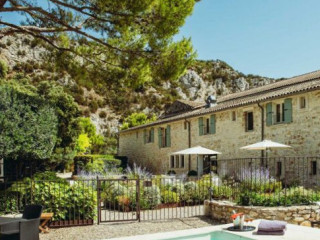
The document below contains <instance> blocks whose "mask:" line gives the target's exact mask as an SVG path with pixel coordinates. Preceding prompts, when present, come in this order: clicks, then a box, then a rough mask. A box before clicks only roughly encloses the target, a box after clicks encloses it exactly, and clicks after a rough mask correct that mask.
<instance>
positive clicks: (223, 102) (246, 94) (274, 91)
mask: <svg viewBox="0 0 320 240" xmlns="http://www.w3.org/2000/svg"><path fill="white" fill-rule="evenodd" d="M317 89H320V70H319V71H314V72H311V73H307V74H303V75H299V76H296V77H293V78H289V79H286V80H281V81H278V82H275V83H271V84H268V85H265V86H262V87H257V88H253V89H249V90H246V91H243V92H239V93H233V94H229V95H226V96H223V97H220V98H219V99H218V101H217V104H216V105H214V106H212V107H208V108H206V107H205V105H203V106H202V107H199V108H195V110H193V111H188V112H183V113H181V114H177V115H174V116H170V117H167V118H163V119H158V120H157V121H155V122H152V123H148V124H144V125H140V126H137V127H133V128H129V129H126V130H123V131H121V132H127V131H131V130H135V129H140V128H145V127H150V126H155V125H159V124H164V123H169V122H173V121H177V120H181V119H186V118H190V117H196V116H201V115H206V114H209V113H214V112H219V111H223V110H226V109H230V108H235V107H240V106H245V105H249V104H253V103H259V102H266V101H268V100H271V99H275V98H280V97H283V96H288V95H294V94H297V93H300V92H309V91H313V90H317ZM180 101H181V100H180ZM183 101H184V100H183ZM188 102H190V101H188Z"/></svg>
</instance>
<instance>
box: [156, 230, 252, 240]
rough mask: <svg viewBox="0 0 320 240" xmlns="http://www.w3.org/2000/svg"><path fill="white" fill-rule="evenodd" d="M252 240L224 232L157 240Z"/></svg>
mask: <svg viewBox="0 0 320 240" xmlns="http://www.w3.org/2000/svg"><path fill="white" fill-rule="evenodd" d="M188 239H190V240H191V239H192V240H252V238H247V237H243V236H238V235H235V234H232V233H228V232H224V231H214V232H210V233H205V234H194V235H189V236H183V237H177V238H162V239H161V238H160V239H157V240H188Z"/></svg>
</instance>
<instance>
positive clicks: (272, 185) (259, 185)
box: [240, 181, 282, 193]
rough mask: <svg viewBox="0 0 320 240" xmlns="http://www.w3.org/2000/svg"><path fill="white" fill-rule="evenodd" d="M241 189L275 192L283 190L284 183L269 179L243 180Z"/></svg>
mask: <svg viewBox="0 0 320 240" xmlns="http://www.w3.org/2000/svg"><path fill="white" fill-rule="evenodd" d="M240 188H241V189H244V190H250V191H254V192H260V193H273V192H279V191H281V190H282V183H281V182H280V181H279V182H278V181H269V182H258V181H257V182H255V181H252V182H241V185H240Z"/></svg>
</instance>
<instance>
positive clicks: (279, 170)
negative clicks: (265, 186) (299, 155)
mask: <svg viewBox="0 0 320 240" xmlns="http://www.w3.org/2000/svg"><path fill="white" fill-rule="evenodd" d="M276 175H277V177H280V176H281V175H282V162H277V173H276Z"/></svg>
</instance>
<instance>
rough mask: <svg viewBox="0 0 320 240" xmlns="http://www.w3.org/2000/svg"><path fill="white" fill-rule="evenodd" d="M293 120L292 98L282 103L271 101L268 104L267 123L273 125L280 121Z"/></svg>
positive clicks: (289, 121)
mask: <svg viewBox="0 0 320 240" xmlns="http://www.w3.org/2000/svg"><path fill="white" fill-rule="evenodd" d="M291 122H292V99H291V98H287V99H284V101H283V102H282V103H281V102H280V103H272V102H269V103H267V105H266V124H267V126H271V125H274V124H279V123H291Z"/></svg>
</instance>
